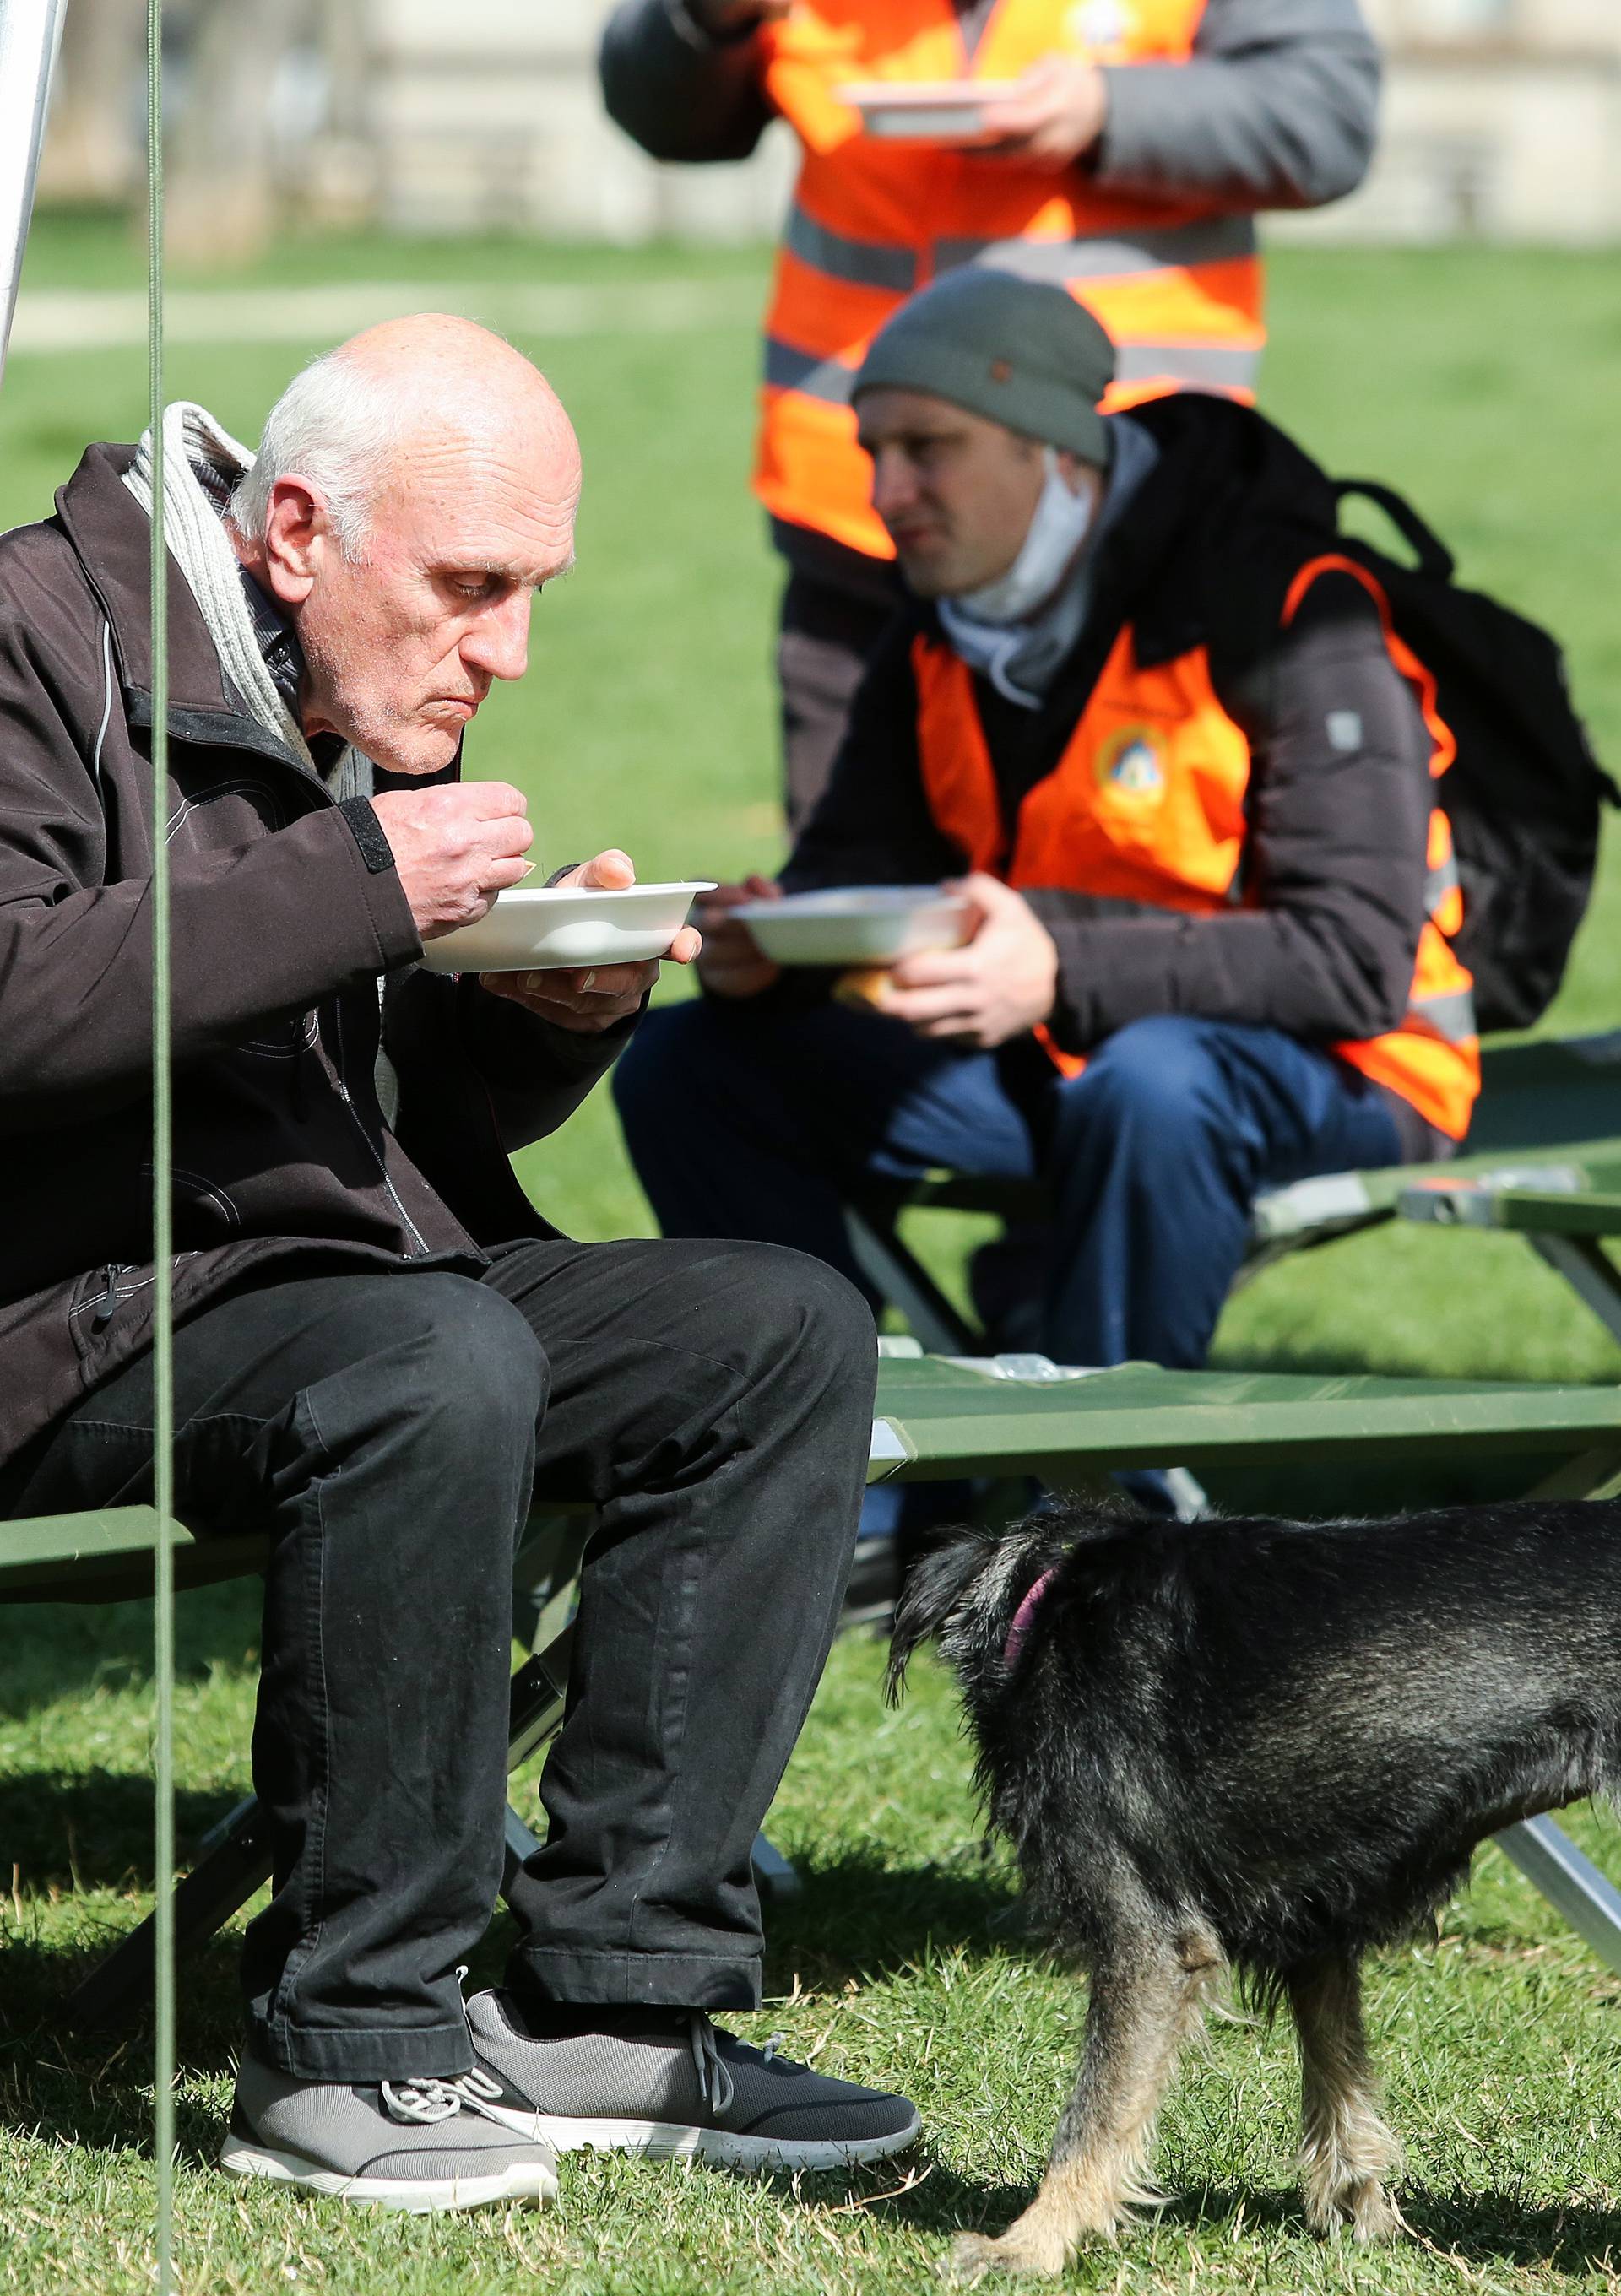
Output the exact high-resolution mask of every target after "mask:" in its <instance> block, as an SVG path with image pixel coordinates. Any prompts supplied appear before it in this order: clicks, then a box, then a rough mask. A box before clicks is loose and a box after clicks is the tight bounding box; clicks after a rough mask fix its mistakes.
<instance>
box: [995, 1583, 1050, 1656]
mask: <svg viewBox="0 0 1621 2296" xmlns="http://www.w3.org/2000/svg"><path fill="white" fill-rule="evenodd" d="M1057 1575H1058V1566H1057V1563H1056V1562H1055V1563H1053V1564H1052V1565H1051V1566H1050V1567H1049V1569H1048V1570H1043V1571H1042V1573H1041V1577H1040V1578H1039V1579H1037V1580H1036V1582H1035V1585H1034V1586H1033V1587H1032V1588H1031V1590H1030V1592H1029V1594H1028V1595H1025V1597H1024V1601H1023V1602H1022V1603H1020V1604H1019V1606H1018V1609H1017V1610H1016V1611H1015V1612H1014V1614H1013V1624H1012V1626H1011V1627H1009V1628H1008V1640H1007V1644H1006V1645H1005V1647H1004V1649H1003V1651H1002V1664H1003V1665H1004V1666H1013V1665H1015V1664H1016V1662H1017V1660H1018V1655H1019V1652H1021V1651H1022V1650H1023V1649H1024V1644H1025V1643H1026V1641H1027V1640H1028V1639H1029V1636H1030V1629H1031V1628H1032V1627H1033V1625H1034V1623H1035V1614H1036V1611H1037V1609H1038V1607H1039V1606H1040V1603H1041V1597H1042V1595H1044V1594H1045V1593H1046V1592H1047V1589H1048V1587H1049V1583H1050V1582H1051V1580H1053V1579H1056V1578H1057Z"/></svg>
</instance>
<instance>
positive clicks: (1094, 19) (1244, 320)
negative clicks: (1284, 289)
mask: <svg viewBox="0 0 1621 2296" xmlns="http://www.w3.org/2000/svg"><path fill="white" fill-rule="evenodd" d="M1204 11H1205V0H996V4H995V5H994V6H993V8H992V13H991V16H990V18H989V21H987V23H986V25H985V28H984V30H983V34H982V36H981V38H980V40H979V42H978V45H976V47H975V52H974V55H973V59H972V63H971V64H970V61H969V59H968V57H967V53H966V52H965V49H964V46H963V40H962V33H961V29H960V27H959V21H958V11H957V8H956V7H955V5H954V4H953V0H799V4H797V5H796V6H795V7H794V10H793V11H792V12H791V14H790V15H789V16H788V17H786V18H785V19H784V20H783V21H781V22H780V23H778V24H775V25H771V26H768V27H767V28H766V29H765V30H764V31H763V32H762V33H761V36H760V37H761V49H762V51H763V53H764V54H765V57H766V65H765V86H766V91H767V94H768V95H769V98H770V100H771V102H773V104H774V105H775V106H776V108H777V110H778V111H779V112H781V113H782V114H783V116H784V117H785V118H786V119H787V120H788V122H789V123H790V125H791V126H792V127H794V130H795V132H796V134H797V135H798V136H799V139H800V142H801V145H802V153H803V159H802V168H801V173H800V179H799V184H798V188H797V191H796V194H795V197H794V203H793V206H792V208H791V209H790V211H789V216H788V221H787V225H786V229H785V232H784V234H783V242H782V248H781V251H780V253H779V256H778V267H777V277H776V283H775V287H774V291H773V294H772V299H771V307H770V311H769V316H768V319H767V324H766V348H765V372H764V382H763V388H762V402H763V403H762V418H761V435H760V443H759V455H758V459H757V463H756V469H755V490H756V492H757V493H758V495H759V496H760V498H761V501H762V502H763V503H764V504H765V505H766V507H767V508H768V510H769V511H770V512H772V513H773V514H774V515H775V516H777V517H779V518H783V519H786V520H787V521H790V523H793V524H796V525H800V526H808V527H812V528H814V529H817V530H818V531H819V532H821V533H825V534H828V535H831V536H832V537H834V538H835V540H837V541H840V542H843V543H845V544H847V545H850V546H851V547H852V548H854V549H857V550H860V551H864V552H866V553H868V555H870V556H874V557H880V558H889V557H893V554H894V553H893V545H892V544H891V542H890V539H889V537H888V536H887V534H885V531H884V529H883V527H882V525H881V524H880V522H879V521H878V520H877V519H876V517H875V515H874V513H873V510H872V505H871V502H870V498H869V497H870V492H871V472H870V469H869V467H868V462H867V458H866V456H865V455H863V454H862V453H861V451H860V447H858V446H857V444H856V437H855V418H854V416H853V414H852V413H851V411H850V406H849V397H850V386H851V382H852V379H853V377H854V374H855V372H856V369H857V368H858V367H859V366H860V363H861V360H862V358H863V357H864V356H865V354H866V350H867V346H868V343H869V342H870V341H871V340H872V338H873V336H874V334H875V333H876V332H877V330H878V328H879V327H880V326H882V324H884V322H885V319H886V318H887V317H888V316H889V315H890V313H891V312H892V311H893V309H894V308H895V307H896V306H897V305H898V304H899V303H900V302H901V301H902V300H903V299H904V298H905V297H906V296H908V295H909V294H911V293H912V292H914V291H916V290H917V288H918V287H921V286H924V285H926V283H928V282H929V281H930V280H931V279H934V278H935V277H937V276H938V275H940V273H941V272H942V271H947V270H950V269H952V268H953V267H955V266H958V265H960V264H963V263H981V264H986V265H990V266H993V267H996V268H999V269H1008V270H1014V271H1017V272H1019V273H1021V274H1022V275H1024V276H1026V277H1030V278H1037V279H1049V280H1052V281H1054V282H1055V283H1058V284H1060V285H1063V286H1066V287H1068V288H1069V289H1070V291H1071V292H1072V293H1074V294H1076V295H1078V296H1081V297H1082V298H1083V299H1084V300H1085V301H1086V303H1087V304H1088V306H1089V307H1090V308H1091V309H1092V310H1093V311H1095V312H1096V314H1097V316H1098V318H1099V319H1100V320H1101V321H1102V323H1103V324H1104V325H1105V326H1106V327H1107V329H1108V331H1109V332H1110V334H1111V335H1112V336H1113V337H1114V339H1115V342H1116V344H1117V345H1118V346H1119V365H1118V368H1117V372H1116V376H1115V384H1114V387H1113V389H1111V391H1110V393H1109V396H1108V398H1107V400H1106V402H1105V404H1106V405H1107V406H1110V407H1120V406H1131V405H1134V404H1136V403H1138V402H1139V401H1140V400H1142V399H1145V398H1154V397H1157V396H1159V395H1160V394H1162V393H1164V392H1165V391H1168V390H1175V389H1184V388H1189V387H1192V388H1197V389H1206V390H1218V391H1224V392H1227V393H1230V395H1232V396H1235V397H1238V398H1252V397H1253V396H1254V392H1255V373H1256V368H1257V365H1258V363H1259V359H1260V354H1261V349H1262V347H1263V342H1264V340H1265V330H1264V326H1263V317H1262V282H1261V271H1260V265H1259V262H1258V259H1257V257H1256V254H1255V227H1254V225H1253V223H1252V221H1251V219H1250V217H1247V216H1233V215H1223V214H1211V213H1210V212H1209V211H1208V210H1202V209H1201V208H1200V205H1199V202H1198V201H1197V200H1194V199H1190V200H1188V201H1181V202H1175V201H1164V200H1139V199H1132V198H1128V197H1125V196H1123V195H1119V194H1115V193H1107V192H1104V191H1101V190H1099V189H1098V188H1097V187H1096V186H1094V185H1093V184H1090V181H1089V180H1088V179H1087V178H1086V177H1085V176H1082V174H1081V173H1080V171H1079V170H1075V169H1071V170H1068V171H1066V172H1065V173H1062V174H1058V175H1054V174H1052V173H1049V172H1046V171H1043V170H1041V169H1037V168H1025V167H1021V166H1019V165H1017V164H1016V163H1014V162H1011V161H1001V160H994V161H992V160H985V159H983V157H980V156H977V155H975V154H974V153H972V152H960V151H955V150H952V149H950V148H949V147H942V146H936V145H930V144H921V143H893V142H886V141H885V140H883V139H881V138H876V137H872V136H868V135H865V134H864V133H863V132H862V129H861V121H860V115H859V114H858V113H856V112H854V111H851V110H849V109H848V108H847V107H846V106H845V105H843V104H842V103H840V102H838V100H837V95H836V91H837V90H838V88H840V87H841V86H843V85H844V84H845V83H846V82H848V81H851V80H856V79H882V80H892V81H893V82H894V83H895V85H896V86H909V85H916V84H917V83H918V82H921V81H926V80H934V79H954V78H962V77H964V76H967V75H968V74H969V73H970V72H971V73H972V76H973V77H975V78H981V79H991V80H999V79H1000V80H1005V79H1012V78H1017V77H1018V75H1019V74H1020V73H1021V72H1023V71H1024V70H1025V69H1026V68H1027V67H1028V66H1029V65H1030V64H1032V63H1033V62H1035V61H1037V60H1038V59H1039V58H1041V57H1042V56H1045V55H1051V54H1059V55H1070V56H1074V57H1085V58H1090V59H1091V60H1092V61H1098V62H1102V63H1108V64H1130V63H1182V62H1186V61H1188V59H1189V56H1190V55H1191V53H1192V50H1193V42H1194V37H1195V34H1196V33H1197V29H1198V24H1199V20H1200V18H1201V17H1202V15H1203V14H1204Z"/></svg>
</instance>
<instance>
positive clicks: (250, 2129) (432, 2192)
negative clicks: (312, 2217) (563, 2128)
mask: <svg viewBox="0 0 1621 2296" xmlns="http://www.w3.org/2000/svg"><path fill="white" fill-rule="evenodd" d="M499 2094H500V2084H499V2083H498V2081H494V2080H491V2079H490V2078H489V2076H488V2075H486V2074H483V2073H481V2072H478V2071H473V2072H471V2073H465V2074H464V2075H463V2076H462V2078H461V2079H459V2080H399V2081H382V2082H379V2083H377V2084H375V2085H374V2086H372V2087H367V2086H366V2084H365V2083H363V2082H362V2083H357V2084H356V2085H354V2086H352V2087H351V2086H350V2084H348V2083H347V2082H341V2081H301V2080H295V2079H293V2078H292V2075H291V2074H288V2073H282V2072H276V2071H272V2069H271V2068H270V2067H269V2066H268V2065H261V2064H259V2062H257V2061H256V2060H255V2059H253V2058H251V2057H244V2058H243V2061H242V2064H241V2066H240V2068H239V2069H238V2071H237V2075H236V2101H235V2104H234V2105H233V2106H232V2109H231V2131H230V2135H229V2136H227V2138H226V2145H225V2150H224V2152H223V2153H221V2154H220V2156H219V2165H220V2167H221V2168H222V2169H224V2170H225V2173H226V2176H227V2177H271V2178H273V2179H274V2180H275V2181H276V2183H278V2184H283V2185H302V2186H303V2187H304V2189H305V2190H306V2191H307V2192H311V2193H325V2194H330V2195H331V2196H332V2197H333V2199H334V2200H340V2201H360V2202H369V2203H370V2205H371V2206H372V2207H374V2208H382V2209H404V2210H407V2211H408V2213H409V2214H411V2215H412V2216H425V2215H427V2214H428V2213H429V2211H430V2210H437V2209H477V2208H483V2207H485V2206H486V2205H488V2204H489V2203H490V2202H494V2201H519V2202H523V2201H527V2202H531V2204H536V2205H538V2204H539V2202H541V2201H548V2200H550V2199H551V2197H552V2195H553V2194H555V2192H556V2190H557V2178H556V2175H555V2169H556V2165H557V2162H556V2155H555V2153H554V2152H553V2151H552V2148H551V2146H550V2145H549V2144H547V2143H545V2142H544V2141H543V2140H542V2139H540V2138H539V2137H537V2136H532V2135H531V2136H523V2137H522V2138H518V2137H515V2136H514V2134H513V2126H512V2119H511V2115H510V2114H501V2115H497V2114H495V2113H493V2112H491V2109H490V2106H491V2099H492V2096H498V2095H499Z"/></svg>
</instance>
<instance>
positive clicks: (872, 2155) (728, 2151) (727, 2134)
mask: <svg viewBox="0 0 1621 2296" xmlns="http://www.w3.org/2000/svg"><path fill="white" fill-rule="evenodd" d="M485 2110H486V2112H488V2113H489V2114H490V2119H491V2120H500V2121H503V2122H505V2123H506V2127H507V2128H511V2129H513V2130H514V2131H515V2132H517V2133H518V2134H520V2135H522V2136H527V2137H530V2138H531V2140H536V2141H539V2143H540V2144H549V2145H550V2146H551V2148H552V2150H553V2151H554V2152H555V2153H586V2152H591V2153H637V2154H639V2155H640V2156H641V2157H642V2158H643V2159H645V2160H648V2161H707V2162H708V2163H709V2165H710V2166H711V2167H712V2168H716V2169H736V2170H737V2171H738V2172H739V2173H740V2174H743V2175H747V2176H754V2175H765V2174H767V2173H769V2171H770V2170H772V2169H784V2170H800V2171H805V2170H812V2169H852V2168H855V2167H858V2166H859V2165H860V2162H862V2161H882V2160H884V2159H885V2158H886V2157H887V2156H888V2155H889V2154H890V2153H904V2152H905V2150H906V2148H907V2146H908V2145H909V2144H916V2143H917V2136H918V2132H919V2129H920V2128H921V2126H922V2124H921V2122H920V2121H919V2120H918V2118H917V2114H916V2113H913V2115H912V2117H911V2120H910V2121H909V2123H908V2124H907V2126H906V2127H905V2128H897V2129H895V2130H893V2132H892V2133H891V2134H890V2135H889V2136H852V2137H826V2138H823V2139H822V2140H821V2141H820V2142H819V2143H815V2144H812V2143H811V2142H809V2141H808V2140H806V2139H803V2138H800V2139H792V2138H785V2137H780V2136H744V2135H741V2134H739V2133H738V2132H736V2131H735V2130H732V2129H729V2128H693V2127H690V2126H688V2125H687V2124H685V2123H683V2122H680V2121H669V2120H571V2119H569V2118H567V2117H565V2116H564V2115H563V2114H559V2113H551V2112H537V2113H533V2114H521V2113H515V2112H504V2111H503V2110H502V2109H501V2107H500V2106H498V2105H487V2106H486V2107H485Z"/></svg>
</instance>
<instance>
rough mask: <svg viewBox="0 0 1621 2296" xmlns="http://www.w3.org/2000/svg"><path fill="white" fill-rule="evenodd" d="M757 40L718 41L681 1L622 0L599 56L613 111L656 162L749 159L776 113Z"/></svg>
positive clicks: (610, 112)
mask: <svg viewBox="0 0 1621 2296" xmlns="http://www.w3.org/2000/svg"><path fill="white" fill-rule="evenodd" d="M756 45H757V44H756V42H755V41H754V39H753V37H752V36H749V37H744V38H742V39H730V40H720V39H714V38H712V37H711V36H710V35H709V34H708V33H707V32H704V31H701V30H700V29H699V28H698V26H697V25H696V24H695V22H694V21H693V19H692V18H691V17H690V16H689V15H688V14H687V10H686V9H685V7H684V6H683V5H682V4H681V0H620V4H619V5H618V7H616V8H615V9H614V11H613V14H612V15H611V16H610V17H609V19H608V21H607V24H606V26H605V29H604V32H603V36H602V46H601V49H600V50H599V52H598V55H597V70H598V71H599V73H600V75H601V78H602V93H603V101H604V102H605V104H606V105H607V108H608V116H609V118H610V119H613V120H614V121H615V122H617V124H618V125H619V126H620V127H622V128H623V129H624V131H625V133H626V135H629V136H630V137H631V138H632V139H633V140H634V141H635V142H636V143H639V144H640V145H641V147H642V149H643V151H644V152H647V153H648V154H649V156H650V157H651V158H653V159H654V160H746V159H747V158H748V156H749V153H750V152H752V151H753V149H754V146H755V144H756V143H759V141H760V138H761V134H762V133H763V132H764V129H765V127H766V125H767V122H768V121H769V119H770V118H771V108H770V106H769V103H768V102H766V99H765V96H764V94H763V93H762V91H761V86H760V78H759V73H758V70H757V68H756V67H757V59H756Z"/></svg>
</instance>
